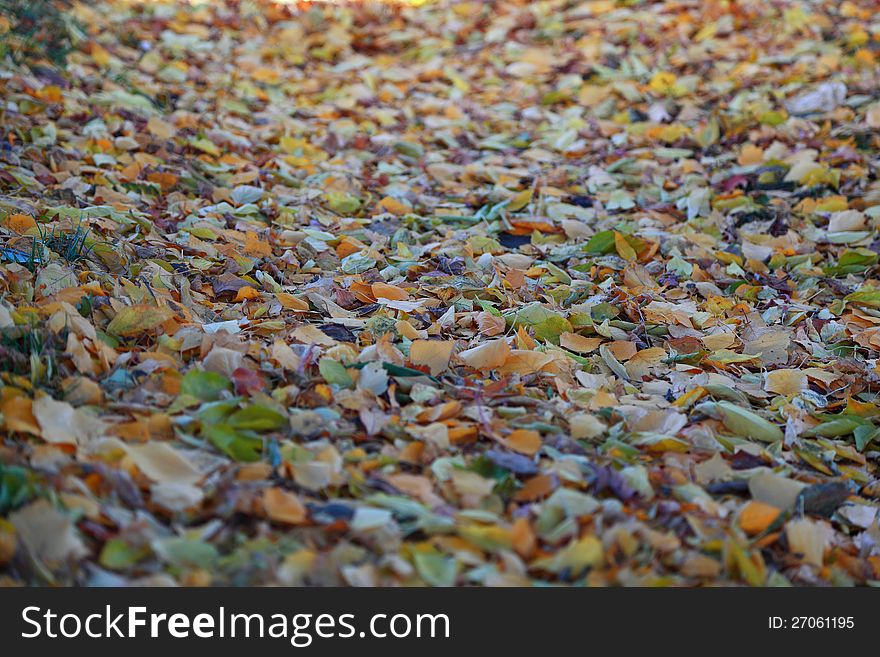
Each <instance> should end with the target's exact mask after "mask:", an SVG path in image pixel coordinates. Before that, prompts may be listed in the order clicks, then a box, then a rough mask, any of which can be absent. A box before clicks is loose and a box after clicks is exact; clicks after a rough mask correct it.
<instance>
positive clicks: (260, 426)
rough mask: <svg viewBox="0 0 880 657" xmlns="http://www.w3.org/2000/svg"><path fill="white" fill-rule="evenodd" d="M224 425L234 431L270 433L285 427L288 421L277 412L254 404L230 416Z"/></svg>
mask: <svg viewBox="0 0 880 657" xmlns="http://www.w3.org/2000/svg"><path fill="white" fill-rule="evenodd" d="M226 423H227V424H229V426H231V427H234V428H236V429H251V430H253V431H272V430H273V429H281V428H282V427H285V426H287V424H288V419H287V416H286V415H282V414H281V413H279V412H278V411H275V410H273V409H271V408H268V407H266V406H259V405H257V404H254V405H252V406H246V407H245V408H243V409H241V410H240V411H236V412H235V413H233V414H232V415H230V416H229V418H228V419H227V420H226Z"/></svg>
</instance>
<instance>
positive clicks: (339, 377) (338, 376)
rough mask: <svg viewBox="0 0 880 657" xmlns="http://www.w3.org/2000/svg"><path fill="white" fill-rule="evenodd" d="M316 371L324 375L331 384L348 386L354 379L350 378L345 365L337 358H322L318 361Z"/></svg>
mask: <svg viewBox="0 0 880 657" xmlns="http://www.w3.org/2000/svg"><path fill="white" fill-rule="evenodd" d="M318 371H319V372H320V373H321V376H323V377H324V380H325V381H326V382H327V383H329V384H331V385H337V386H341V387H343V388H350V387H351V386H352V385H353V384H354V379H352V378H351V375H350V374H349V373H348V370H346V369H345V365H343V364H342V363H340V362H339V361H338V360H333V359H332V358H322V359H321V360H319V361H318Z"/></svg>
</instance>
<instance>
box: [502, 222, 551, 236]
mask: <svg viewBox="0 0 880 657" xmlns="http://www.w3.org/2000/svg"><path fill="white" fill-rule="evenodd" d="M510 225H511V226H513V230H511V231H510V234H511V235H531V234H532V233H533V232H535V231H538V232H539V233H561V232H562V229H561V228H560V227H559V226H556V225H555V224H552V223H550V222H549V221H530V220H528V219H511V220H510Z"/></svg>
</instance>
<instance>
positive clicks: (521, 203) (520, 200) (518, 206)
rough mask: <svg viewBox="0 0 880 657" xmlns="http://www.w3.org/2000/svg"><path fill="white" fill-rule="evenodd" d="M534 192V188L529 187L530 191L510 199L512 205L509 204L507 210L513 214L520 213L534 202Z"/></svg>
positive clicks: (527, 190) (526, 190)
mask: <svg viewBox="0 0 880 657" xmlns="http://www.w3.org/2000/svg"><path fill="white" fill-rule="evenodd" d="M532 191H533V188H531V187H529V188H528V189H524V190H523V191H521V192H520V193H519V194H517V195H516V196H514V197H513V198H511V199H510V203H508V204H507V209H508V210H510V211H511V212H518V211H520V210H522V209H523V208H524V207H526V206H527V205H528V204H529V203H531V202H532Z"/></svg>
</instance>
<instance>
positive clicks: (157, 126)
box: [147, 116, 177, 139]
mask: <svg viewBox="0 0 880 657" xmlns="http://www.w3.org/2000/svg"><path fill="white" fill-rule="evenodd" d="M147 130H149V132H150V134H151V135H153V136H154V137H158V138H159V139H171V138H172V137H173V136H174V135H175V134H177V128H175V127H174V126H173V125H171V124H170V123H168V122H167V121H163V120H162V119H160V118H159V117H158V116H151V117H150V118H149V120H148V121H147Z"/></svg>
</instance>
